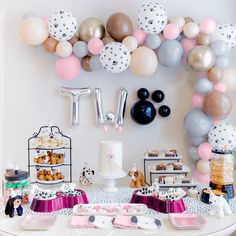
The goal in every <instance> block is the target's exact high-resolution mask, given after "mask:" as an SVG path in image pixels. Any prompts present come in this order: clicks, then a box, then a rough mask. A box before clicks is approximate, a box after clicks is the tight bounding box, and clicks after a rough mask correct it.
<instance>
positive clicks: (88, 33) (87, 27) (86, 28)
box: [79, 17, 105, 42]
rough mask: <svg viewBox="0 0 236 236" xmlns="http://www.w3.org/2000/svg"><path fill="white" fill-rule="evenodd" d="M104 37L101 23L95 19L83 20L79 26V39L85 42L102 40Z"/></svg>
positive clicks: (103, 28)
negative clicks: (94, 39) (95, 39)
mask: <svg viewBox="0 0 236 236" xmlns="http://www.w3.org/2000/svg"><path fill="white" fill-rule="evenodd" d="M104 36H105V27H104V25H103V22H102V21H101V20H99V19H98V18H96V17H89V18H87V19H85V20H84V21H83V22H82V23H81V24H80V26H79V38H80V40H83V41H85V42H88V41H89V40H90V39H93V38H97V39H102V38H103V37H104Z"/></svg>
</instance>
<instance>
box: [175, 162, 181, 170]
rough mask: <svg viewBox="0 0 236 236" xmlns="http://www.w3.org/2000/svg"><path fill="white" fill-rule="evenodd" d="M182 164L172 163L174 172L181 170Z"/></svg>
mask: <svg viewBox="0 0 236 236" xmlns="http://www.w3.org/2000/svg"><path fill="white" fill-rule="evenodd" d="M182 169H183V164H182V163H181V162H176V163H174V170H182Z"/></svg>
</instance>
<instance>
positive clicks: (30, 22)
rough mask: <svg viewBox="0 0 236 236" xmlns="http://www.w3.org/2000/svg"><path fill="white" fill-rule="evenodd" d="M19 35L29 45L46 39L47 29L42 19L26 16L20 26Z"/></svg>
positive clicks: (40, 42)
mask: <svg viewBox="0 0 236 236" xmlns="http://www.w3.org/2000/svg"><path fill="white" fill-rule="evenodd" d="M20 36H21V39H22V40H23V41H24V42H25V43H27V44H29V45H39V44H42V43H43V42H44V41H45V40H46V39H47V37H48V29H47V26H46V25H45V23H44V21H43V20H42V19H40V18H37V17H28V18H26V19H24V20H23V22H22V24H21V26H20Z"/></svg>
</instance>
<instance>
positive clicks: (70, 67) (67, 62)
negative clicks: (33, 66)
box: [55, 55, 81, 80]
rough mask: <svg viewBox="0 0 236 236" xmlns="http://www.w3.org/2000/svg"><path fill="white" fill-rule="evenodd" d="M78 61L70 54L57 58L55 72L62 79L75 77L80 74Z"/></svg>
mask: <svg viewBox="0 0 236 236" xmlns="http://www.w3.org/2000/svg"><path fill="white" fill-rule="evenodd" d="M80 67H81V66H80V61H79V59H78V58H77V57H75V56H73V55H70V56H68V57H65V58H60V59H57V61H56V65H55V71H56V74H57V75H58V76H59V77H60V78H61V79H63V80H72V79H75V78H76V77H77V76H79V74H80Z"/></svg>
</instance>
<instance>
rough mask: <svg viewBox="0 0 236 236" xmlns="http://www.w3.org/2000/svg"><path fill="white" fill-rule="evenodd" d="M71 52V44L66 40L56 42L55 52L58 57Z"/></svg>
mask: <svg viewBox="0 0 236 236" xmlns="http://www.w3.org/2000/svg"><path fill="white" fill-rule="evenodd" d="M71 53H72V45H71V43H69V42H67V41H61V42H59V43H58V44H57V47H56V54H57V55H58V56H60V57H68V56H70V55H71Z"/></svg>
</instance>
